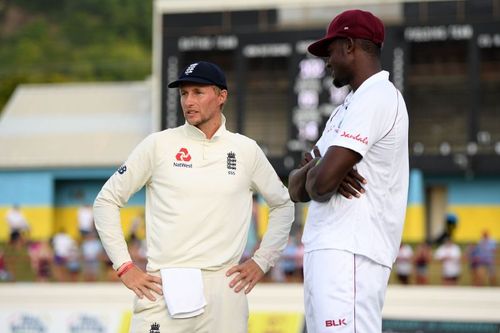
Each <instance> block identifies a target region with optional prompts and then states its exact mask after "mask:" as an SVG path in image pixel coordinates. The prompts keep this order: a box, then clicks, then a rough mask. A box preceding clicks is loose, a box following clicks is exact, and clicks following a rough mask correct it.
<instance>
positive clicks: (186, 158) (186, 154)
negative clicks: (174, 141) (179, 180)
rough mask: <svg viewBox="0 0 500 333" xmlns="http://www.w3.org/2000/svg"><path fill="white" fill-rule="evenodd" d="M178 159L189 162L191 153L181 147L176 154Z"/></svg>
mask: <svg viewBox="0 0 500 333" xmlns="http://www.w3.org/2000/svg"><path fill="white" fill-rule="evenodd" d="M175 159H176V160H177V161H183V162H189V161H191V155H189V152H188V150H187V149H186V148H181V149H180V150H179V152H178V153H177V155H175Z"/></svg>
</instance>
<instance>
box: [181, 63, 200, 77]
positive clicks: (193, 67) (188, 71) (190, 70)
mask: <svg viewBox="0 0 500 333" xmlns="http://www.w3.org/2000/svg"><path fill="white" fill-rule="evenodd" d="M196 66H198V63H197V62H195V63H194V64H191V65H189V67H188V68H186V71H185V72H184V74H186V75H189V74H191V73H193V71H194V69H195V68H196Z"/></svg>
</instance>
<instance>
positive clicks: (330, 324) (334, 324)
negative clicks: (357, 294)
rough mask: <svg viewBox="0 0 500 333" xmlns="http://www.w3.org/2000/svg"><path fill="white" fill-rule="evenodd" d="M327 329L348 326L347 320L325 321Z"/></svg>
mask: <svg viewBox="0 0 500 333" xmlns="http://www.w3.org/2000/svg"><path fill="white" fill-rule="evenodd" d="M325 326H326V327H337V326H347V323H346V321H345V318H342V319H337V320H325Z"/></svg>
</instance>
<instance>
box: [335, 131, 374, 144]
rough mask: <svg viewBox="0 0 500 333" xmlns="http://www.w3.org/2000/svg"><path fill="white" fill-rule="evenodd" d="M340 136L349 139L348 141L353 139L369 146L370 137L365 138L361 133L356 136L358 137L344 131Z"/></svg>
mask: <svg viewBox="0 0 500 333" xmlns="http://www.w3.org/2000/svg"><path fill="white" fill-rule="evenodd" d="M340 136H343V137H344V138H348V139H353V140H356V141H359V142H361V143H364V144H365V145H367V144H368V137H367V136H365V137H363V136H361V134H359V133H358V134H356V135H354V134H351V133H348V132H346V131H343V132H342V134H340Z"/></svg>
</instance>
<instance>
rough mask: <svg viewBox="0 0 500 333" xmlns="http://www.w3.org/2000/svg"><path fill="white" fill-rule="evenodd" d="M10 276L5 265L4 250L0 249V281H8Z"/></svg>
mask: <svg viewBox="0 0 500 333" xmlns="http://www.w3.org/2000/svg"><path fill="white" fill-rule="evenodd" d="M10 279H11V276H10V273H9V271H8V270H7V264H6V263H5V254H4V250H3V249H0V281H10Z"/></svg>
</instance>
